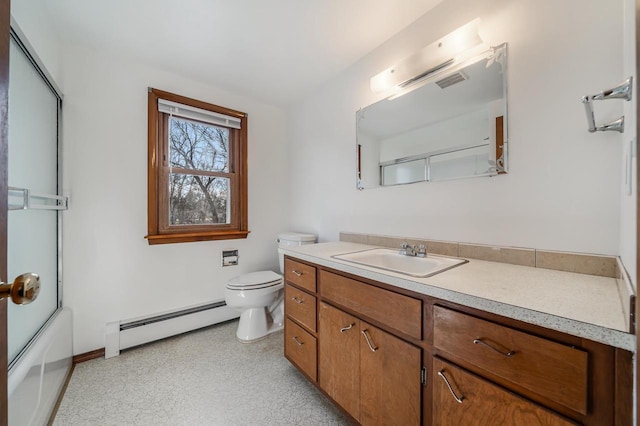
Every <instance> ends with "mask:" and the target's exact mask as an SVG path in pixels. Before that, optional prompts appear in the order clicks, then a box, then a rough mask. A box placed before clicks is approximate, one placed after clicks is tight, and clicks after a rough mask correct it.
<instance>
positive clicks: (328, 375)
mask: <svg viewBox="0 0 640 426" xmlns="http://www.w3.org/2000/svg"><path fill="white" fill-rule="evenodd" d="M318 322H319V323H318V342H319V343H318V344H319V348H318V357H319V360H318V381H319V383H320V388H322V389H323V390H324V391H325V392H326V393H327V394H329V396H331V398H333V399H334V400H335V401H336V402H337V403H338V404H340V405H341V406H342V408H344V409H345V410H346V411H347V412H348V413H349V414H351V416H353V418H354V419H359V418H360V338H359V332H360V320H358V319H357V318H355V317H353V316H351V315H349V314H347V313H345V312H343V311H341V310H339V309H336V308H334V307H332V306H329V305H327V304H326V303H320V313H319V314H318Z"/></svg>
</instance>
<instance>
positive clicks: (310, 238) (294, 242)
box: [278, 232, 318, 274]
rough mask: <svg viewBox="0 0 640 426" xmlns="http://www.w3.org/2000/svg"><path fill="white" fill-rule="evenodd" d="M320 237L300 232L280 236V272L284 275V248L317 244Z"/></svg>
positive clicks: (284, 233) (285, 233)
mask: <svg viewBox="0 0 640 426" xmlns="http://www.w3.org/2000/svg"><path fill="white" fill-rule="evenodd" d="M317 241H318V237H317V236H316V235H313V234H303V233H300V232H283V233H282V234H278V259H279V260H280V272H282V273H283V274H284V253H283V252H282V250H280V249H282V248H287V247H290V246H301V245H304V244H315V243H316V242H317Z"/></svg>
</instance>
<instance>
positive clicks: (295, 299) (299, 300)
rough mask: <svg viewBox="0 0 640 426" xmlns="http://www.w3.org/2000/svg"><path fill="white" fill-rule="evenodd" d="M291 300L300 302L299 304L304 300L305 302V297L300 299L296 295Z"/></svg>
mask: <svg viewBox="0 0 640 426" xmlns="http://www.w3.org/2000/svg"><path fill="white" fill-rule="evenodd" d="M291 300H293V301H294V302H296V303H298V304H300V303H303V302H304V299H298V298H297V297H295V296H294V297H292V298H291Z"/></svg>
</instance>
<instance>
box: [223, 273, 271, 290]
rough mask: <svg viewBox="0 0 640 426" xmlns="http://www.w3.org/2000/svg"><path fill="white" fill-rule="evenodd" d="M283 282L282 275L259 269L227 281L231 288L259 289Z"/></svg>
mask: <svg viewBox="0 0 640 426" xmlns="http://www.w3.org/2000/svg"><path fill="white" fill-rule="evenodd" d="M281 284H282V276H281V275H279V274H276V273H275V272H273V271H258V272H250V273H248V274H243V275H240V276H237V277H234V278H231V279H230V280H229V281H228V282H227V289H229V290H258V289H261V288H268V287H274V286H277V285H281Z"/></svg>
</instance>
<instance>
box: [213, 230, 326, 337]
mask: <svg viewBox="0 0 640 426" xmlns="http://www.w3.org/2000/svg"><path fill="white" fill-rule="evenodd" d="M316 240H317V238H316V236H315V235H312V234H302V233H298V232H286V233H283V234H279V235H278V258H279V262H280V272H282V273H284V253H283V252H282V249H283V248H286V247H289V246H300V245H304V244H315V242H316ZM224 298H225V302H226V303H227V306H229V307H230V308H232V309H235V310H237V311H239V312H240V322H239V324H238V330H237V331H236V337H237V338H238V340H239V341H240V342H243V343H250V342H254V341H256V340H260V339H262V338H264V337H266V336H267V335H268V334H270V333H273V332H274V331H278V330H282V328H283V327H284V280H283V278H282V275H280V274H276V273H275V272H273V271H258V272H250V273H248V274H243V275H239V276H237V277H234V278H231V279H230V280H229V281H228V282H227V286H226V289H225V297H224Z"/></svg>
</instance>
